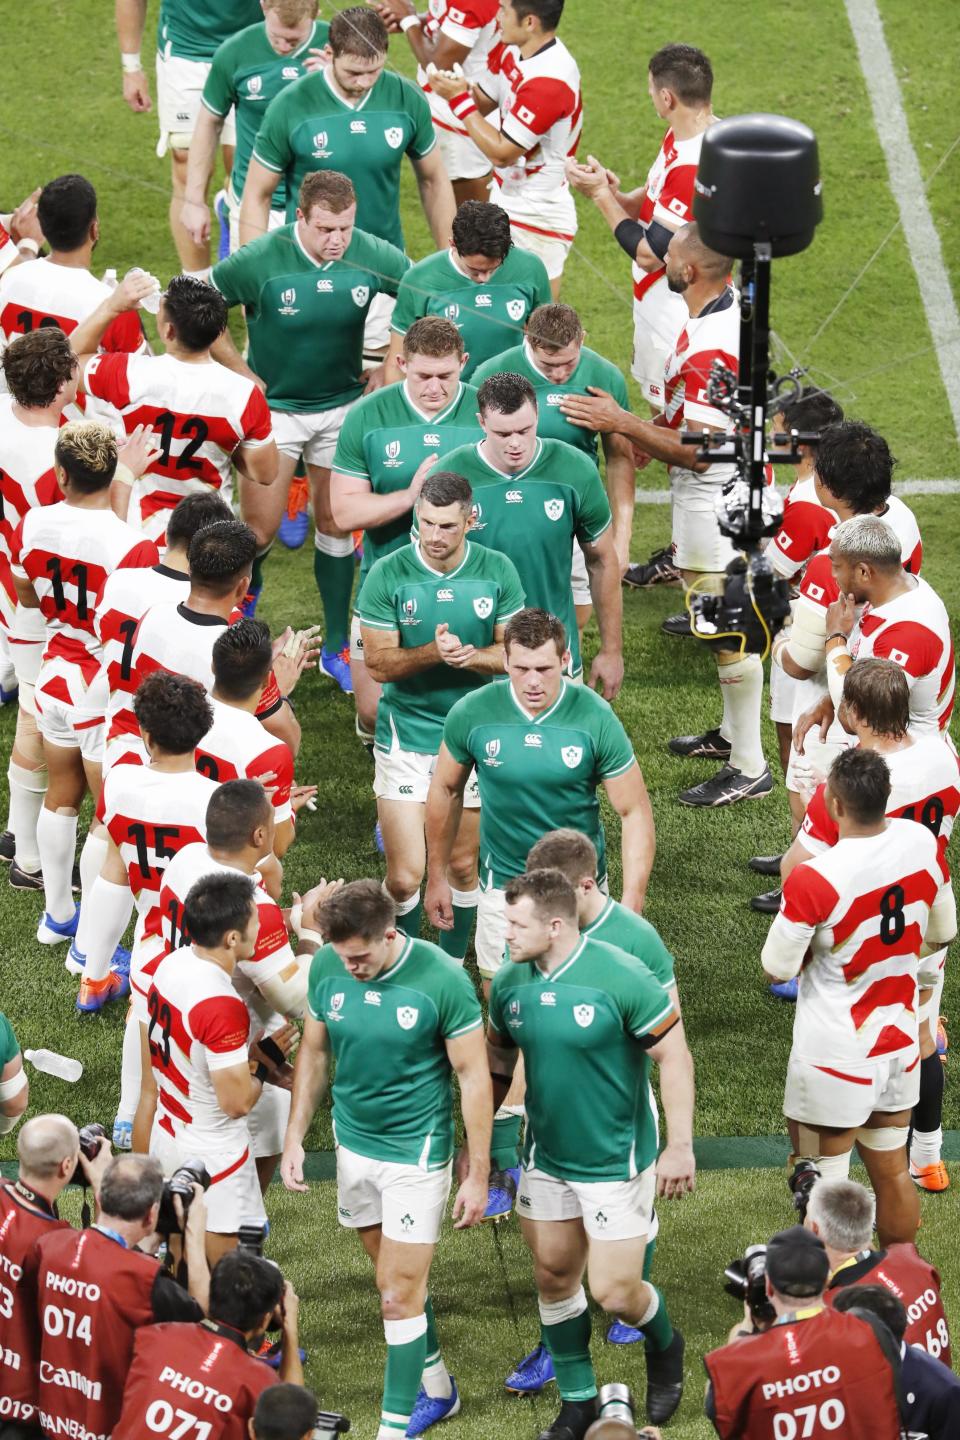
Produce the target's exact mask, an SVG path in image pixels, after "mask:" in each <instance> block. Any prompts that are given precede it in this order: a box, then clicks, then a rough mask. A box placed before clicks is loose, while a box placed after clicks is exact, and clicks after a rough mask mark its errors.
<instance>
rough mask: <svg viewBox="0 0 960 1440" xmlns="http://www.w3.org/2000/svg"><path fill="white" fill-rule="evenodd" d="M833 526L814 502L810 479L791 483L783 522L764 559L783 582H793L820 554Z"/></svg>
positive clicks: (831, 517)
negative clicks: (813, 558)
mask: <svg viewBox="0 0 960 1440" xmlns="http://www.w3.org/2000/svg"><path fill="white" fill-rule="evenodd" d="M836 523H837V517H836V515H835V514H834V512H833V511H832V510H828V509H827V507H826V506H825V505H821V504H820V501H819V500H818V499H817V487H816V483H815V481H814V478H813V476H812V475H805V476H804V477H803V479H802V480H795V481H794V483H793V484H792V485H791V486H790V489H789V491H788V492H787V497H786V499H785V500H784V502H783V521H782V523H781V525H780V529H779V530H778V531H777V533H776V535H774V537H773V539H772V540H771V541H770V544H769V545H768V547H767V552H766V553H767V559H768V560H769V561H770V564H771V565H772V566H773V568H774V570H775V571H776V573H777V574H778V575H781V576H783V578H784V579H785V580H793V579H795V578H796V577H797V576H798V575H799V573H800V571H801V570H802V569H803V567H804V565H806V563H807V561H808V560H809V559H811V557H812V556H814V555H816V553H817V551H818V550H822V549H823V547H824V546H825V545H826V543H827V540H828V539H829V537H830V532H831V531H832V529H833V527H834V526H835V525H836Z"/></svg>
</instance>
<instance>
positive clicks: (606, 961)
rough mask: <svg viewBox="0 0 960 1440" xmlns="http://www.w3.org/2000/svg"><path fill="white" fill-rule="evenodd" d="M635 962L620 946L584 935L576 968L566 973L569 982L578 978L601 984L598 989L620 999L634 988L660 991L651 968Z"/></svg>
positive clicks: (636, 959) (636, 989)
mask: <svg viewBox="0 0 960 1440" xmlns="http://www.w3.org/2000/svg"><path fill="white" fill-rule="evenodd" d="M637 961H638V957H637V956H635V955H632V954H631V953H630V951H629V950H624V949H623V947H622V946H620V945H614V944H610V942H609V941H606V940H595V939H594V938H593V937H592V936H585V937H584V940H583V950H582V951H581V953H580V955H579V957H578V963H577V965H576V968H575V969H574V970H572V971H571V972H570V980H571V983H573V984H577V983H578V981H579V982H581V983H582V982H584V981H587V982H589V983H591V984H595V983H601V984H602V988H604V989H607V990H609V991H610V993H611V994H613V995H618V996H620V997H621V998H622V997H623V996H625V995H631V994H635V993H636V992H637V991H638V990H650V989H651V987H656V988H657V989H659V990H662V989H663V988H664V987H663V984H662V983H661V981H660V980H658V979H657V977H656V975H654V973H653V971H652V970H651V969H650V968H649V967H648V966H647V965H645V964H638V963H637Z"/></svg>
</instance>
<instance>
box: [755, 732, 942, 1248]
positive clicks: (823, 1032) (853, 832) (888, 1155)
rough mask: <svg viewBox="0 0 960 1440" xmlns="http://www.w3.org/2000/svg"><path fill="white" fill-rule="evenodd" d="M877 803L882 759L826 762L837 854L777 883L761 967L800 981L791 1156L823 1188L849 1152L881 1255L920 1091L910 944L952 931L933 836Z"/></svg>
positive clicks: (911, 1200) (911, 1225)
mask: <svg viewBox="0 0 960 1440" xmlns="http://www.w3.org/2000/svg"><path fill="white" fill-rule="evenodd" d="M889 798H890V771H889V769H888V767H887V764H886V761H885V760H884V758H883V756H881V755H879V754H877V753H876V752H875V751H873V750H867V749H859V748H858V749H854V750H846V751H844V752H843V753H842V754H840V755H839V756H838V757H837V758H836V760H834V762H833V765H832V766H831V769H830V774H829V777H828V780H827V789H826V793H825V804H826V807H827V811H828V814H829V815H830V817H831V819H832V820H833V821H834V823H835V824H836V826H837V831H838V840H837V843H836V844H835V845H834V846H833V847H832V848H831V849H830V850H829V851H827V852H826V853H825V854H823V855H820V856H816V857H814V858H813V859H810V860H806V861H804V862H803V864H801V865H798V866H796V868H795V869H794V870H793V871H792V872H791V873H790V875H789V876H788V877H787V879H786V881H785V883H784V890H783V901H782V904H781V909H780V914H779V915H778V916H777V917H776V918H775V919H774V921H773V924H772V925H771V927H770V931H769V934H768V936H767V940H766V943H765V945H764V947H763V956H762V961H763V968H764V971H765V973H766V974H767V976H768V977H769V978H770V979H771V980H773V981H777V982H783V981H786V980H789V979H792V978H793V977H794V976H796V975H799V977H800V984H799V992H798V996H797V1009H796V1016H795V1019H794V1029H793V1048H792V1050H791V1054H790V1060H789V1062H788V1066H787V1080H786V1094H785V1099H784V1114H785V1115H786V1116H787V1120H788V1123H789V1128H790V1139H791V1143H792V1146H793V1150H794V1155H795V1157H796V1158H804V1159H811V1160H814V1161H815V1162H816V1164H817V1166H818V1168H819V1169H820V1172H821V1174H822V1175H823V1176H824V1177H826V1178H829V1179H836V1178H839V1177H843V1176H845V1175H846V1173H847V1168H848V1165H849V1159H850V1153H851V1151H852V1149H853V1146H854V1145H855V1144H856V1145H857V1147H858V1149H859V1151H860V1155H861V1158H862V1159H863V1162H864V1164H865V1165H866V1167H867V1171H868V1174H869V1176H870V1180H871V1183H872V1184H873V1188H874V1190H875V1192H876V1196H877V1229H878V1232H879V1236H880V1243H881V1244H882V1245H884V1244H888V1243H892V1242H895V1241H912V1240H913V1239H914V1236H915V1234H916V1230H917V1226H918V1223H919V1204H918V1202H917V1198H916V1191H915V1189H914V1186H913V1184H912V1182H911V1180H910V1175H909V1171H908V1169H907V1157H906V1148H905V1147H906V1140H907V1133H908V1128H909V1124H910V1112H911V1110H912V1109H913V1106H914V1105H915V1104H916V1103H917V1099H918V1097H919V1092H920V1050H919V1036H918V1018H917V1012H918V1004H917V989H918V983H917V977H918V970H919V965H920V956H921V951H922V948H923V945H924V942H925V941H926V944H927V947H928V948H931V949H932V948H934V947H935V946H938V945H945V944H946V943H947V942H948V941H949V940H951V939H952V938H953V935H954V933H955V930H956V911H955V908H954V906H953V904H952V897H951V902H950V903H945V902H944V899H943V898H942V895H943V870H942V868H941V864H940V858H939V854H938V848H937V841H936V839H935V837H934V836H933V835H932V834H931V833H930V832H929V831H928V830H927V829H925V828H924V827H923V826H922V825H916V824H914V823H912V822H911V821H909V820H888V819H887V818H886V810H887V806H888V803H889Z"/></svg>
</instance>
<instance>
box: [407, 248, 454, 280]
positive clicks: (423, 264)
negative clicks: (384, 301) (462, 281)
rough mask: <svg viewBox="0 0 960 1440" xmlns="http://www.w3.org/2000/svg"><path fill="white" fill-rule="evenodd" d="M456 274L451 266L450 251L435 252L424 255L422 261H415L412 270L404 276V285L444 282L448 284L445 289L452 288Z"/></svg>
mask: <svg viewBox="0 0 960 1440" xmlns="http://www.w3.org/2000/svg"><path fill="white" fill-rule="evenodd" d="M454 274H455V272H454V270H453V267H452V266H451V264H450V252H449V251H448V250H434V251H433V252H432V253H431V254H430V255H424V257H423V259H422V260H415V261H414V262H413V264H412V265H411V266H410V269H409V270H408V271H407V273H406V274H405V275H404V277H403V279H402V281H401V282H400V283H401V284H402V285H408V286H413V285H422V284H427V283H433V284H435V283H437V282H438V281H440V280H443V281H445V282H447V283H446V285H445V287H444V288H447V289H449V288H450V281H451V279H452V277H453V276H454Z"/></svg>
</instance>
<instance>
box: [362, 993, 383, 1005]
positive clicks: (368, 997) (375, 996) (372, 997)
mask: <svg viewBox="0 0 960 1440" xmlns="http://www.w3.org/2000/svg"><path fill="white" fill-rule="evenodd" d="M382 999H383V997H382V995H381V994H380V991H379V990H368V991H367V992H366V994H365V995H364V997H363V1003H364V1005H380V1004H381V1002H382Z"/></svg>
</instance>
